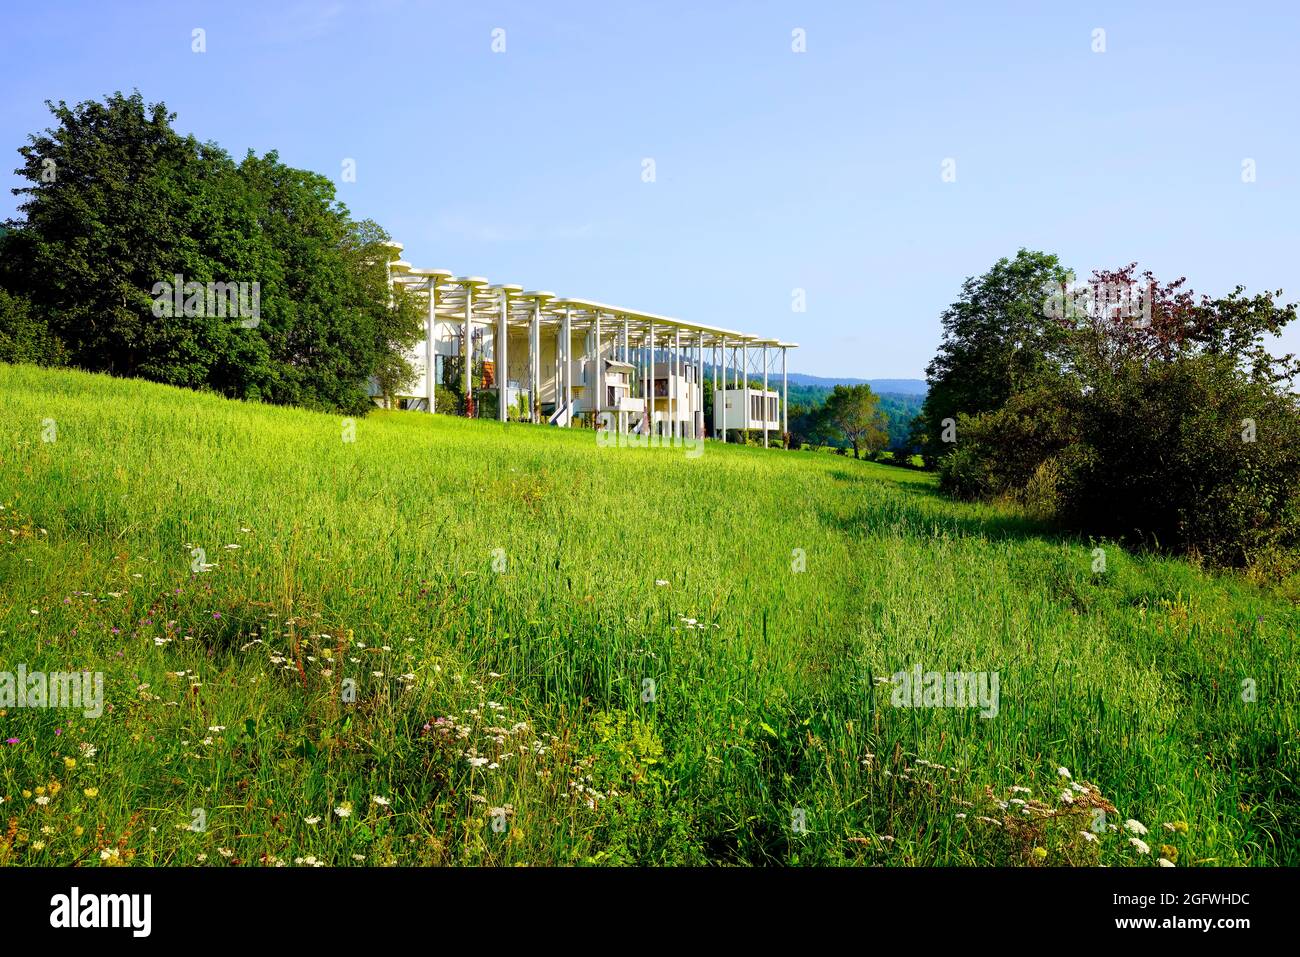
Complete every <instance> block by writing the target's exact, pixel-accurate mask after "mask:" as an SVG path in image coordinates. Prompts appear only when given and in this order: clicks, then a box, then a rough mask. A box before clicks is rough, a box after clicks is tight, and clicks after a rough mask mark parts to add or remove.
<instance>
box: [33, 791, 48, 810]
mask: <svg viewBox="0 0 1300 957" xmlns="http://www.w3.org/2000/svg"><path fill="white" fill-rule="evenodd" d="M36 803H37V804H39V805H41V806H42V807H44V806H45V805H46V804H49V803H50V797H49V795H48V794H42V795H41V796H40V797H38V798H37V799H36Z"/></svg>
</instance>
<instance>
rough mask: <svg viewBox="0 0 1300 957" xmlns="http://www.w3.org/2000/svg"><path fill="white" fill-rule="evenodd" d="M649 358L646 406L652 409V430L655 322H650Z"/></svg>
mask: <svg viewBox="0 0 1300 957" xmlns="http://www.w3.org/2000/svg"><path fill="white" fill-rule="evenodd" d="M646 351H647V353H648V355H649V358H648V360H647V362H646V380H645V383H646V390H645V394H646V408H648V409H649V410H650V431H651V432H654V430H655V324H654V323H653V322H652V323H650V333H649V348H648V349H647V350H646Z"/></svg>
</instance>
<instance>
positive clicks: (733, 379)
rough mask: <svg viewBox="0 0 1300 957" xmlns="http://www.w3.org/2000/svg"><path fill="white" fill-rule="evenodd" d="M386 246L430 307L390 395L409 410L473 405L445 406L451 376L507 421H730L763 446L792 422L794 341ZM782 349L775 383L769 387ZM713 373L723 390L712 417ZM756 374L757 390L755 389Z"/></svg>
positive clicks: (651, 425)
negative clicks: (469, 271)
mask: <svg viewBox="0 0 1300 957" xmlns="http://www.w3.org/2000/svg"><path fill="white" fill-rule="evenodd" d="M389 245H390V247H391V249H392V255H393V257H394V258H393V259H391V260H390V262H389V264H388V273H389V283H390V285H391V286H401V287H403V288H404V289H405V290H406V291H407V292H408V293H409V294H412V295H414V296H416V297H417V299H418V301H420V302H421V303H422V304H423V306H424V309H425V314H426V316H427V320H426V323H425V336H424V341H423V342H422V343H420V344H419V345H417V346H416V348H415V349H414V350H413V352H412V355H411V357H410V358H411V361H412V365H413V366H414V367H415V368H416V370H417V373H418V374H417V376H416V378H415V380H414V382H413V383H412V384H411V385H410V386H409V387H408V389H407V392H408V393H409V394H404V395H401V396H396V397H394V398H395V399H396V400H397V402H398V404H399V405H400V406H401V407H402V408H408V409H418V410H422V411H428V412H449V413H455V412H465V411H468V410H465V409H439V408H438V402H437V386H438V385H440V384H441V385H443V386H449V385H451V384H452V383H453V382H454V383H455V385H456V389H455V390H454V391H457V392H459V393H461V394H462V395H473V396H474V397H475V398H480V397H482V396H484V394H485V393H486V394H487V396H488V397H489V398H490V399H491V400H492V401H493V402H494V404H495V406H496V408H495V410H494V411H495V414H496V417H497V418H499V419H500V420H501V421H503V422H504V421H506V420H507V419H508V418H516V419H522V420H523V421H526V422H539V423H540V422H546V423H550V424H552V425H559V426H573V425H575V424H580V423H581V424H585V425H590V426H594V427H596V428H604V429H611V430H617V431H619V432H632V433H638V434H645V433H653V434H656V435H660V436H663V437H665V438H669V439H673V438H683V439H687V438H689V439H696V438H704V437H706V435H707V436H709V437H718V438H722V439H723V440H724V441H725V438H726V433H727V430H732V429H752V430H763V433H764V434H763V444H764V445H766V444H767V432H769V431H770V432H777V433H778V434H781V433H784V432H786V431H788V428H787V426H788V403H787V401H786V397H787V389H786V351H787V350H789V349H795V348H798V346H797V344H796V343H792V342H782V341H780V340H777V339H765V338H762V337H759V336H753V335H748V334H746V333H742V332H735V331H732V330H728V329H720V328H717V327H714V326H707V325H702V324H700V323H696V322H688V321H685V320H681V319H673V318H670V317H668V316H660V315H655V314H653V313H648V312H641V311H638V310H635V309H626V308H623V307H621V306H611V305H608V304H606V303H600V302H593V301H591V300H588V299H574V298H563V297H558V296H556V295H555V294H554V293H550V292H542V291H536V290H533V291H525V290H524V289H523V287H522V286H517V285H509V284H504V283H495V284H494V283H489V282H488V280H486V279H484V278H482V277H479V276H459V277H458V276H456V275H455V274H453V273H452V272H450V271H448V270H445V269H417V268H415V267H413V266H412V265H411V264H410V263H408V262H406V261H405V260H403V259H401V258H400V257H401V252H402V245H401V244H400V243H391V244H389ZM778 353H779V354H780V380H781V390H780V392H777V391H775V389H769V388H768V384H769V374H772V369H771V366H772V363H773V361H774V360H775V358H776V356H777V354H778ZM706 374H711V375H712V379H713V389H714V395H715V396H716V401H715V402H714V410H713V411H714V414H713V421H712V422H708V423H706V422H705V421H704V391H703V383H704V378H705V375H706ZM476 380H477V384H476ZM755 380H759V381H761V382H762V383H763V388H762V389H761V390H760V389H757V388H752V387H751V385H752V383H753V382H754V381H755ZM775 384H776V383H775V374H772V385H775ZM472 386H473V387H472ZM372 393H375V398H376V401H381V397H380V396H379V395H378V394H377V390H376V389H374V388H372ZM444 395H445V393H444ZM480 401H481V398H480ZM473 411H474V413H475V414H478V415H482V414H483V413H484V412H487V411H488V410H486V409H474V410H473Z"/></svg>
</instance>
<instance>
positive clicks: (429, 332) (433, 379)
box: [424, 276, 438, 415]
mask: <svg viewBox="0 0 1300 957" xmlns="http://www.w3.org/2000/svg"><path fill="white" fill-rule="evenodd" d="M437 324H438V277H437V276H430V277H429V328H428V329H426V330H425V331H424V361H425V365H426V368H425V376H426V378H427V379H428V387H429V388H428V392H429V414H430V415H432V414H433V405H434V397H435V396H436V395H437V389H438V382H437V375H438V354H437V353H436V352H435V351H434V349H435V346H434V342H433V333H434V329H435V328H436V327H437Z"/></svg>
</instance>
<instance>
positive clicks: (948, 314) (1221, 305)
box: [914, 249, 1300, 575]
mask: <svg viewBox="0 0 1300 957" xmlns="http://www.w3.org/2000/svg"><path fill="white" fill-rule="evenodd" d="M1281 297H1282V292H1281V290H1278V291H1274V292H1264V293H1257V294H1253V295H1252V294H1248V293H1247V292H1246V291H1245V289H1244V287H1241V286H1238V287H1236V288H1235V289H1234V290H1233V291H1232V292H1231V293H1228V294H1227V295H1221V296H1210V295H1197V294H1195V293H1194V292H1193V291H1192V290H1191V289H1190V288H1188V287H1187V283H1186V280H1185V279H1181V278H1180V279H1177V280H1174V281H1169V282H1162V281H1161V280H1159V279H1158V278H1157V277H1156V276H1155V275H1153V274H1152V273H1151V272H1150V271H1146V272H1141V273H1139V272H1138V268H1137V265H1136V264H1129V265H1127V266H1123V267H1120V268H1115V269H1106V270H1099V271H1095V272H1093V273H1092V275H1091V277H1090V278H1089V279H1088V280H1086V281H1085V282H1081V283H1080V282H1076V281H1075V279H1074V275H1073V274H1072V273H1071V272H1070V271H1069V270H1068V269H1067V268H1065V267H1064V266H1063V265H1062V263H1061V262H1060V261H1059V259H1058V258H1057V257H1056V256H1053V255H1049V254H1047V253H1043V252H1036V251H1029V250H1023V249H1022V250H1020V251H1019V252H1018V253H1017V254H1016V256H1015V257H1014V258H1010V259H1001V260H999V261H998V262H997V263H996V264H994V266H993V267H992V268H991V269H990V270H989V271H988V272H986V273H985V274H984V275H982V276H979V277H972V278H969V279H967V280H966V282H965V283H964V285H963V286H962V291H961V295H960V297H959V298H958V299H957V300H956V301H955V302H954V303H953V304H952V305H950V306H949V307H948V308H947V309H946V310H945V311H944V313H943V315H942V321H943V339H942V342H941V343H940V346H939V349H938V352H937V354H936V355H935V357H934V359H933V361H932V362H931V363H930V365H929V367H928V368H927V378H928V381H929V385H930V389H929V392H928V394H927V396H926V400H925V404H924V406H923V409H922V413H921V415H920V416H919V417H918V419H917V421H916V428H915V436H914V437H915V440H916V442H917V444H918V445H919V446H920V447H921V449H922V452H923V455H924V457H925V460H926V463H927V464H928V465H930V466H931V467H934V468H937V469H938V473H939V477H940V484H941V486H942V488H943V489H945V490H946V491H947V492H949V493H950V494H952V495H954V496H957V497H960V498H968V499H998V498H1005V499H1012V500H1015V501H1018V502H1020V503H1021V504H1023V505H1024V506H1026V507H1027V508H1028V509H1030V511H1031V512H1033V513H1035V514H1037V515H1039V516H1041V517H1043V518H1045V519H1049V520H1051V521H1054V522H1056V523H1058V524H1059V525H1061V526H1063V527H1066V528H1069V529H1072V530H1076V531H1080V532H1084V533H1087V534H1090V535H1097V536H1104V537H1109V538H1114V539H1121V540H1125V541H1130V542H1134V543H1139V544H1143V545H1148V546H1152V547H1156V548H1161V549H1166V550H1174V551H1179V552H1182V553H1185V554H1189V555H1192V556H1194V557H1198V558H1201V559H1204V560H1206V561H1207V562H1209V563H1212V564H1216V565H1223V566H1238V567H1251V568H1253V569H1259V570H1261V571H1262V572H1264V573H1266V574H1269V575H1272V574H1275V573H1283V574H1286V573H1290V571H1292V570H1293V569H1294V568H1295V559H1294V557H1293V556H1294V555H1295V554H1296V550H1297V549H1296V547H1297V545H1300V415H1298V413H1300V408H1298V407H1297V396H1296V395H1295V394H1294V393H1293V391H1292V386H1293V383H1294V379H1295V377H1296V374H1297V372H1298V371H1300V369H1298V367H1297V361H1296V359H1295V357H1294V356H1293V355H1289V354H1288V355H1282V356H1278V355H1275V354H1273V351H1272V349H1271V346H1272V345H1273V340H1274V337H1276V336H1277V335H1278V334H1279V333H1280V332H1281V331H1282V330H1283V329H1284V328H1285V327H1286V326H1287V325H1288V324H1289V323H1291V322H1292V321H1294V319H1295V317H1296V306H1295V304H1294V303H1283V302H1282V301H1281Z"/></svg>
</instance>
